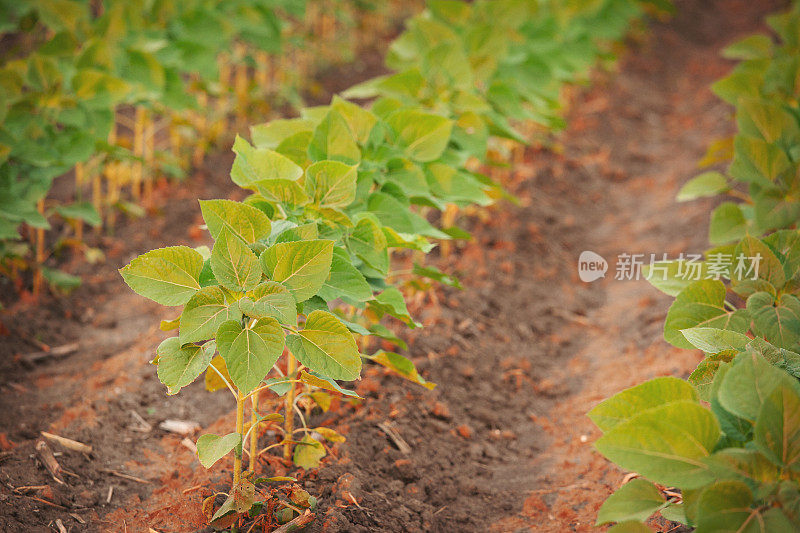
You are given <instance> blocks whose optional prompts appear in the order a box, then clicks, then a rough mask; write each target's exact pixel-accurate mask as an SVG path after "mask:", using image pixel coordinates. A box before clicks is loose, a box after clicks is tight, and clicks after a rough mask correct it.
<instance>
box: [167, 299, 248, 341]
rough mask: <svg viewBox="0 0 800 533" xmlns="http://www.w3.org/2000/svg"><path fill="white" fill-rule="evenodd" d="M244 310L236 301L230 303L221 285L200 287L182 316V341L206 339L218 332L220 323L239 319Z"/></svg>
mask: <svg viewBox="0 0 800 533" xmlns="http://www.w3.org/2000/svg"><path fill="white" fill-rule="evenodd" d="M241 318H242V312H241V311H240V310H239V307H238V306H237V305H236V302H232V303H228V302H227V301H226V298H225V293H224V292H223V290H222V289H221V288H219V287H205V288H203V289H200V290H199V291H198V292H197V293H196V294H195V295H194V296H192V298H191V299H190V300H189V301H188V302H186V307H184V308H183V313H182V314H181V318H180V328H181V329H180V341H181V343H182V344H186V343H187V342H196V341H204V340H206V339H210V338H211V337H213V336H214V335H215V334H216V333H217V329H218V328H219V326H220V324H222V323H223V322H226V321H228V320H235V321H237V322H238V321H239V320H241Z"/></svg>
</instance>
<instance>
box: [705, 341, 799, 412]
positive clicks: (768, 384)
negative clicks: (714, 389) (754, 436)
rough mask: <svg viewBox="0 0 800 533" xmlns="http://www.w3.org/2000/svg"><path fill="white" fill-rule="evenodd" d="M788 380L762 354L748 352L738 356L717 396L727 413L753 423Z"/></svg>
mask: <svg viewBox="0 0 800 533" xmlns="http://www.w3.org/2000/svg"><path fill="white" fill-rule="evenodd" d="M791 380H792V378H790V377H789V375H788V374H786V373H785V372H784V371H782V370H779V369H777V368H775V367H774V366H772V365H771V364H769V363H768V362H767V361H766V360H765V359H764V358H763V357H762V356H761V355H759V354H757V353H755V352H750V351H748V352H744V353H742V354H740V355H739V356H738V357H737V358H736V360H735V361H734V362H733V365H732V366H731V368H730V370H728V371H727V372H726V373H725V375H724V377H723V379H722V381H721V383H720V386H719V391H718V393H717V396H718V399H719V402H720V404H721V405H722V407H724V408H725V409H726V410H727V411H729V412H730V413H732V414H734V415H736V416H738V417H741V418H743V419H745V420H748V421H750V422H753V423H754V422H755V421H756V418H757V417H758V413H759V412H760V411H761V405H762V404H763V403H764V401H765V400H766V398H767V397H768V396H769V395H770V394H772V391H773V390H775V388H776V387H778V386H779V385H782V384H787V383H790V382H791Z"/></svg>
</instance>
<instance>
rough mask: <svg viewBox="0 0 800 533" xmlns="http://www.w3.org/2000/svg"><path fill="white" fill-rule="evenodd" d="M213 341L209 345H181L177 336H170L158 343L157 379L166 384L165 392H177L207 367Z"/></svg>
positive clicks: (211, 355)
mask: <svg viewBox="0 0 800 533" xmlns="http://www.w3.org/2000/svg"><path fill="white" fill-rule="evenodd" d="M214 351H215V350H214V347H213V343H212V344H211V345H210V346H209V347H205V346H202V347H201V346H195V345H193V344H187V345H185V346H181V342H180V340H179V339H178V337H170V338H169V339H166V340H165V341H164V342H162V343H161V344H159V346H158V349H157V350H156V354H157V355H158V379H159V380H161V383H163V384H164V385H166V386H167V394H170V395H172V394H178V391H179V390H181V388H182V387H185V386H186V385H189V384H190V383H191V382H193V381H194V380H195V379H197V377H198V376H199V375H200V374H202V373H203V371H204V370H205V369H206V368H208V365H209V363H211V359H212V358H213V357H214Z"/></svg>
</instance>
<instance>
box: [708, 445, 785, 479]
mask: <svg viewBox="0 0 800 533" xmlns="http://www.w3.org/2000/svg"><path fill="white" fill-rule="evenodd" d="M706 464H707V465H708V466H709V467H710V468H711V470H712V471H713V472H714V475H715V476H717V479H719V480H730V481H743V482H745V483H747V484H748V486H750V487H751V488H756V487H757V486H758V485H760V484H762V483H771V482H774V481H775V480H777V479H778V478H779V477H780V470H779V468H778V467H777V466H775V465H774V464H772V463H771V462H770V461H769V460H768V459H767V458H766V457H764V456H763V455H762V454H761V453H759V452H758V451H756V450H747V449H744V448H726V449H724V450H720V451H718V452H716V453H714V454H713V455H712V456H710V457H709V458H708V459H706Z"/></svg>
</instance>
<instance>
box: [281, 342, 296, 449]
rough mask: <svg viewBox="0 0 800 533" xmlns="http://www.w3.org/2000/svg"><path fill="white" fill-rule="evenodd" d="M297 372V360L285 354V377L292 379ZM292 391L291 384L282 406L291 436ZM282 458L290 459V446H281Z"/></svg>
mask: <svg viewBox="0 0 800 533" xmlns="http://www.w3.org/2000/svg"><path fill="white" fill-rule="evenodd" d="M296 370H297V360H296V359H295V358H294V355H292V352H288V351H287V352H286V377H289V378H292V377H293V376H292V374H294V373H295V371H296ZM294 390H295V384H294V383H292V388H291V389H289V392H287V393H286V403H285V406H284V411H283V414H284V417H285V418H284V425H283V428H284V429H285V430H286V434H287V435H291V434H292V432H293V429H294ZM283 458H284V459H286V460H289V459H291V458H292V445H291V444H290V443H288V442H287V443H286V444H284V446H283Z"/></svg>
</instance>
